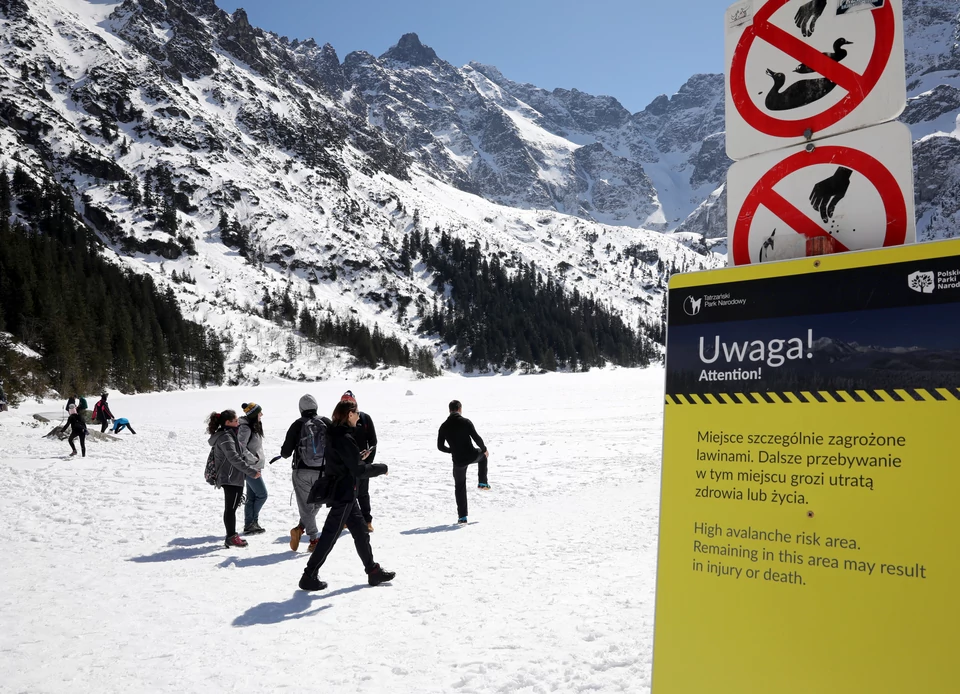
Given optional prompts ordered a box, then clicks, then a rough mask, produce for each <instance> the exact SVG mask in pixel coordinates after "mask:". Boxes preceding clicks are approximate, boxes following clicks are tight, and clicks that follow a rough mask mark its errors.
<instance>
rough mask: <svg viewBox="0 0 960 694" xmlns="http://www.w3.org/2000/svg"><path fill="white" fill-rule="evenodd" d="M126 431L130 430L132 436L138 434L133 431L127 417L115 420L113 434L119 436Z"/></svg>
mask: <svg viewBox="0 0 960 694" xmlns="http://www.w3.org/2000/svg"><path fill="white" fill-rule="evenodd" d="M124 429H129V430H130V433H131V434H136V433H137V432H135V431H134V430H133V427H132V426H130V420H129V419H127V418H126V417H118V418H117V419H115V420H113V432H112V433H114V434H119V433H120V432H121V431H123V430H124Z"/></svg>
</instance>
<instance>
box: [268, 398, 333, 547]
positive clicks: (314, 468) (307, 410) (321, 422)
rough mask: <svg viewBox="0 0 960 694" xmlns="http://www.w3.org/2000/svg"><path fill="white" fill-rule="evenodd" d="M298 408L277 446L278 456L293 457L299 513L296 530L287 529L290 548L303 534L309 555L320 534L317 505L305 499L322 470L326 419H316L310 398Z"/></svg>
mask: <svg viewBox="0 0 960 694" xmlns="http://www.w3.org/2000/svg"><path fill="white" fill-rule="evenodd" d="M299 407H300V417H299V418H298V419H296V420H294V422H293V424H291V425H290V428H289V429H287V435H286V436H285V437H284V439H283V445H282V446H281V447H280V457H282V458H289V457H290V456H291V455H292V456H293V492H294V495H295V496H296V497H297V509H299V511H300V520H299V522H298V523H297V527H295V528H291V529H290V549H292V550H293V551H294V552H296V551H297V549H298V548H299V547H300V538H301V537H303V536H304V535H305V534H306V535H307V536H309V538H310V546H309V547H308V548H307V550H308V551H309V552H312V551H313V550H314V549H315V548H316V546H317V542H318V541H319V540H320V531H319V530H318V529H317V511H319V510H320V506H319V505H317V504H311V503H308V502H307V497H308V496H309V495H310V490H311V489H313V485H314V484H315V483H316V481H317V480H318V479H319V478H320V472H321V470H322V468H323V458H324V452H325V449H326V440H327V427H329V426H330V420H329V419H328V418H327V417H318V416H317V400H316V398H314V397H313V396H312V395H304V396H303V397H302V398H300V403H299Z"/></svg>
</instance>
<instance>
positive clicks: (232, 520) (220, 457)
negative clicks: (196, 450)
mask: <svg viewBox="0 0 960 694" xmlns="http://www.w3.org/2000/svg"><path fill="white" fill-rule="evenodd" d="M239 426H240V420H239V419H238V418H237V413H236V412H234V411H233V410H224V411H223V412H213V413H212V414H211V415H210V416H209V417H208V418H207V433H209V434H210V439H209V440H208V441H207V443H209V444H210V445H211V446H212V447H213V460H214V464H215V465H216V469H217V485H218V486H220V487H222V488H223V527H224V529H225V530H226V531H227V535H226V539H225V540H224V543H223V544H224V546H226V547H227V548H228V549H229V548H230V547H246V546H247V541H246V540H244V539H243V538H242V537H240V536H239V535H238V534H237V508H239V506H240V499H241V498H243V480H244V478H249V477H254V478H256V477H260V471H259V470H257V469H256V468H254V467H253V466H252V464H253V462H254V460H253V456H251V455H250V454H249V453H247V452H246V451H245V450H244V449H243V448H242V447H241V446H240V441H239V440H238V439H237V428H238V427H239Z"/></svg>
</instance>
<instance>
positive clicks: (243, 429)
mask: <svg viewBox="0 0 960 694" xmlns="http://www.w3.org/2000/svg"><path fill="white" fill-rule="evenodd" d="M241 407H242V408H243V417H241V418H240V426H239V427H237V440H238V441H239V442H240V447H241V448H242V449H244V450H246V451H247V452H248V453H249V454H250V457H251V459H252V460H253V462H251V463H250V467H252V468H253V469H255V470H257V471H259V472H260V473H263V464H264V462H265V460H264V455H263V422H262V421H261V420H262V419H263V410H262V409H261V408H260V405H258V404H257V403H255V402H245V403H243V404H242V405H241ZM246 482H247V495H246V502H245V503H244V505H243V534H244V535H259V534H260V533H262V532H265V530H264V529H263V528H261V527H260V509H262V508H263V505H264V504H265V503H266V501H267V483H266V482H264V480H263V474H261V475H260V476H259V477H247V478H246Z"/></svg>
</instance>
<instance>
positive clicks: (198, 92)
mask: <svg viewBox="0 0 960 694" xmlns="http://www.w3.org/2000/svg"><path fill="white" fill-rule="evenodd" d="M0 14H2V16H3V17H4V19H5V21H4V22H3V24H2V26H0V50H2V64H3V67H4V70H3V73H2V74H0V166H3V167H5V168H7V169H8V170H10V169H12V168H14V167H15V166H20V167H21V168H22V169H24V170H25V171H27V172H28V173H29V175H30V176H32V177H34V178H35V179H36V180H38V181H55V182H57V183H59V184H61V185H66V186H67V187H68V189H69V190H70V191H71V192H72V194H73V196H74V199H75V206H76V208H77V211H78V212H79V213H81V214H82V215H83V218H84V220H85V221H86V222H87V223H88V224H89V225H91V226H92V227H94V228H96V229H97V232H98V235H99V237H100V239H101V240H102V241H103V242H104V244H105V246H106V247H107V248H108V249H109V250H110V251H111V252H114V253H116V258H117V262H119V263H122V264H124V265H125V266H127V267H130V268H131V269H133V270H135V271H136V272H140V273H149V274H150V275H152V276H153V277H154V278H155V281H157V283H158V284H160V285H161V286H163V285H164V284H170V283H175V286H176V288H177V292H178V295H179V298H180V301H181V304H182V306H183V307H184V308H185V310H186V311H187V312H188V314H189V315H190V316H192V317H194V318H196V319H197V320H200V321H202V322H204V323H206V324H208V325H212V326H214V327H216V328H217V329H219V330H221V331H223V332H224V334H225V335H226V336H227V337H228V339H229V340H230V342H229V344H228V346H229V347H230V348H231V350H232V351H231V357H230V358H231V360H232V361H233V362H234V364H235V365H236V363H237V362H239V361H248V360H249V358H250V356H249V355H250V354H251V353H252V354H253V358H254V361H255V362H256V366H255V368H256V369H257V370H260V371H265V372H269V373H276V374H282V375H285V376H291V377H297V378H299V377H303V378H313V377H323V376H330V375H331V374H333V373H336V372H338V370H339V369H341V368H343V366H344V365H345V363H346V362H345V360H344V359H343V358H342V357H341V356H339V355H337V354H332V353H328V352H318V351H311V349H310V348H308V347H305V346H304V345H303V343H302V341H300V340H299V338H295V340H294V343H295V344H291V340H290V338H291V335H292V334H294V335H295V333H292V332H291V329H292V328H295V327H296V325H295V321H294V322H289V321H288V324H283V321H277V320H268V319H267V318H266V317H264V315H263V313H264V312H263V310H262V309H263V308H265V303H264V297H273V298H276V297H279V296H284V297H289V298H290V300H291V301H292V302H293V309H294V312H295V313H299V312H301V311H302V310H304V309H306V310H307V311H309V312H316V313H318V314H322V315H326V316H328V317H337V318H341V319H345V318H352V319H355V320H357V321H359V322H360V323H361V324H363V325H365V326H367V327H369V328H370V329H371V330H373V328H374V327H376V328H377V329H379V330H380V331H381V333H382V334H385V335H390V336H394V337H396V338H397V339H398V340H400V341H401V342H402V343H403V344H405V345H407V346H408V347H409V348H411V349H415V348H421V349H427V350H430V351H431V353H432V354H434V355H435V356H436V357H438V360H439V363H442V364H444V365H447V364H454V363H455V359H456V351H457V348H456V347H455V346H454V345H453V344H451V343H450V342H449V341H448V340H445V339H444V336H442V335H438V334H431V333H429V332H426V333H425V332H424V331H422V330H421V329H420V328H421V325H422V320H421V318H422V316H423V314H424V312H429V309H430V308H431V307H433V308H436V307H437V306H438V303H439V304H440V305H441V307H442V305H443V304H445V303H448V302H449V299H450V287H449V286H438V285H437V283H436V282H435V279H436V275H435V273H434V271H433V270H432V269H431V268H429V267H427V266H425V265H424V264H423V263H422V262H418V261H417V258H416V257H414V258H413V260H414V264H413V267H412V268H405V267H404V265H405V263H404V253H405V252H406V250H409V247H408V245H407V240H408V238H409V237H410V235H411V234H412V233H414V232H417V233H419V232H425V233H427V234H429V233H433V234H434V235H435V236H434V238H435V237H436V235H437V233H438V232H443V233H445V234H448V235H449V236H450V237H451V238H458V239H462V240H463V241H465V242H466V243H467V244H474V243H477V244H480V246H479V247H480V248H481V249H482V253H483V254H484V257H485V258H488V259H492V258H494V257H496V258H497V259H498V260H499V262H501V263H502V265H503V267H505V268H506V269H507V270H508V271H517V270H518V269H520V268H523V267H528V266H529V264H530V263H535V264H536V268H537V270H538V271H539V272H541V273H543V276H544V277H545V278H546V279H549V280H551V281H555V282H557V283H558V284H559V285H560V286H562V287H563V289H564V290H565V291H566V292H568V293H569V294H571V295H572V294H573V292H574V290H576V291H577V292H578V293H579V294H580V295H582V296H593V297H596V298H597V300H598V301H600V302H601V303H602V304H603V305H604V306H606V307H607V308H608V309H609V310H610V311H611V312H612V313H614V314H616V315H619V316H621V317H622V318H623V319H624V321H625V322H626V323H627V324H628V325H631V326H638V325H639V326H641V327H643V329H644V330H647V331H648V332H652V333H655V332H656V330H657V326H658V324H659V321H660V315H661V310H662V299H663V292H664V286H665V280H666V277H667V276H668V275H669V273H670V272H671V271H673V270H675V269H698V268H705V267H713V266H716V265H717V264H719V263H720V262H722V260H719V259H718V258H716V257H714V256H712V255H709V254H707V253H706V249H705V246H704V244H703V243H702V241H701V239H703V237H707V238H717V237H722V236H724V235H725V228H726V225H725V218H726V196H725V194H724V192H723V188H722V183H723V180H724V178H725V175H726V169H727V167H728V166H729V164H730V162H729V160H728V159H727V158H726V156H725V153H724V124H723V76H722V75H695V76H693V77H691V78H690V80H688V81H687V83H686V84H684V85H683V86H681V87H680V89H679V90H678V92H677V93H676V94H674V95H673V96H671V97H667V96H660V97H658V98H656V99H654V101H653V102H651V103H650V104H649V105H648V106H647V107H646V108H645V109H643V110H642V111H640V112H638V113H634V114H631V113H630V112H628V111H627V110H626V109H625V108H623V106H622V105H620V104H619V102H617V101H616V99H614V98H612V97H608V96H593V95H589V94H585V93H583V92H580V91H577V90H575V89H573V90H564V89H555V90H553V91H546V90H543V89H539V88H537V87H535V86H533V85H529V84H518V83H516V82H513V81H511V80H509V79H508V78H507V77H505V76H504V75H503V74H501V73H500V72H499V71H498V70H497V69H496V68H495V67H492V66H487V65H482V64H479V63H470V64H468V65H465V66H462V67H456V66H453V65H451V64H449V63H447V62H445V61H444V60H442V58H441V57H439V56H437V55H436V53H435V52H434V51H433V50H432V49H431V48H429V47H428V46H424V45H423V44H422V43H421V42H420V40H419V39H418V38H417V36H416V35H415V34H407V35H404V36H402V37H401V38H400V40H399V41H398V43H397V44H396V45H395V46H393V47H392V48H391V49H389V50H388V51H387V52H385V53H384V54H383V55H381V56H379V57H374V56H372V55H370V54H368V53H365V52H354V53H351V54H349V55H347V56H345V58H344V59H343V60H342V62H341V60H340V58H339V56H338V55H337V53H336V51H335V49H334V48H333V47H332V46H330V45H324V46H320V45H318V44H317V43H315V42H314V41H312V40H308V41H303V42H300V41H290V40H288V39H287V38H285V37H280V36H277V35H275V34H273V33H270V32H266V31H263V30H260V29H258V28H256V27H253V26H251V25H250V23H249V21H248V20H247V17H246V14H245V13H244V12H243V11H242V10H238V11H236V12H234V13H233V14H232V15H231V14H228V13H226V12H223V11H222V10H220V9H219V8H218V7H217V6H216V4H215V3H214V2H213V0H167V1H166V2H160V1H159V0H125V1H124V2H111V1H109V0H107V1H105V2H87V1H84V0H60V1H56V0H31V1H30V2H26V1H25V0H0ZM905 17H906V27H907V64H908V79H909V83H908V89H909V93H910V102H909V104H908V107H907V110H906V111H905V113H904V115H903V120H904V122H906V123H908V124H909V125H910V127H911V128H912V129H913V133H914V136H915V138H916V143H915V161H916V167H917V177H916V178H917V209H918V231H919V236H920V238H921V239H929V238H938V237H941V236H946V235H951V234H953V233H954V231H953V230H954V229H956V226H957V222H958V221H960V217H958V214H960V197H958V194H957V192H956V191H957V190H960V185H958V184H960V180H958V178H960V129H958V124H957V114H958V112H960V96H958V95H960V52H958V48H957V33H958V31H960V29H958V27H960V19H958V15H957V11H956V7H955V5H954V4H953V0H924V1H920V2H913V3H908V5H907V7H906V9H905ZM161 189H162V190H163V195H162V198H160V199H156V198H157V195H156V193H157V191H159V190H161ZM151 196H152V197H153V198H155V199H150V198H151ZM14 214H15V215H16V210H14ZM678 225H679V226H678ZM675 227H676V229H677V230H676V232H674V233H671V234H666V235H665V234H662V233H657V232H660V231H667V230H670V229H674V228H675ZM405 249H406V250H405ZM175 273H176V274H175ZM184 277H188V278H190V279H191V280H193V282H184V281H183V278H184ZM408 307H409V310H408ZM241 355H244V359H243V360H241V359H240V357H241ZM444 356H446V357H449V358H448V359H442V357H444Z"/></svg>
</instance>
